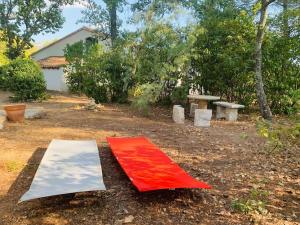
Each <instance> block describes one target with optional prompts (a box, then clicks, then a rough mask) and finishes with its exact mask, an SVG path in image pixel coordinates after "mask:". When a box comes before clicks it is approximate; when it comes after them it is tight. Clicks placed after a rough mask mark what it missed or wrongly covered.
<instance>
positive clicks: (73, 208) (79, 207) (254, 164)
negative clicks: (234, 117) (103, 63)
mask: <svg viewBox="0 0 300 225" xmlns="http://www.w3.org/2000/svg"><path fill="white" fill-rule="evenodd" d="M7 97H8V94H7V93H3V92H0V105H1V102H2V104H3V103H6V102H7V101H8V100H7ZM87 103H88V99H87V98H85V97H77V96H71V95H62V94H53V93H52V97H51V98H50V99H49V100H47V101H45V102H43V103H30V104H28V105H29V106H42V107H44V108H45V109H46V111H47V115H46V116H45V117H44V118H42V119H36V120H27V121H25V122H24V123H23V124H15V123H6V124H5V128H4V129H3V130H0V174H1V176H0V224H1V225H2V224H5V225H6V224H11V225H15V224H47V225H50V224H62V225H63V224H81V225H84V224H87V225H90V224H99V225H102V224H103V225H114V224H116V225H117V224H123V223H125V222H128V223H127V224H137V225H148V224H149V225H150V224H151V225H152V224H157V225H159V224H161V225H164V224H170V225H171V224H172V225H177V224H182V225H189V224H213V225H215V224H300V198H299V196H300V179H299V175H300V169H299V168H300V167H299V151H297V154H288V155H287V154H276V155H270V154H266V153H265V152H264V151H263V146H264V140H263V139H262V138H260V137H259V136H258V135H257V133H256V128H255V121H254V120H252V119H251V117H250V116H247V115H242V116H241V118H240V120H239V121H238V122H235V123H232V122H226V121H213V122H212V126H211V127H210V128H205V129H204V128H203V129H201V128H195V127H193V126H192V121H190V120H187V122H186V124H185V125H177V124H174V123H173V122H172V120H171V114H170V109H166V108H154V109H153V112H152V114H151V116H150V117H148V118H144V117H141V116H138V115H136V114H135V113H133V112H132V110H131V108H130V106H128V105H112V104H110V105H104V106H103V107H102V108H101V109H100V110H97V111H94V110H85V109H83V108H82V106H84V105H85V104H87ZM135 135H144V136H146V137H148V138H149V139H150V140H151V141H152V142H153V143H155V144H156V145H158V146H159V147H160V148H161V149H162V151H164V152H165V153H166V154H167V155H168V156H170V157H171V158H172V159H173V160H174V161H175V162H177V163H178V164H179V165H180V166H181V167H182V168H184V169H185V170H186V171H187V172H188V173H190V174H191V175H192V176H193V177H195V178H197V179H199V180H202V181H205V182H207V183H208V184H210V185H212V186H213V189H212V190H201V189H192V190H189V189H188V190H186V189H184V190H170V191H169V190H165V191H155V192H149V193H139V192H138V191H137V190H136V189H135V188H134V186H133V185H132V184H131V182H130V180H129V179H128V178H127V176H126V175H125V174H124V172H123V171H122V169H121V168H120V166H119V165H118V163H117V161H116V160H115V158H114V157H113V155H112V153H111V151H110V149H109V147H108V146H107V143H106V141H105V138H106V137H107V136H135ZM54 138H55V139H96V140H97V143H98V147H99V154H100V157H101V162H102V168H103V174H104V182H105V185H106V187H107V191H101V192H100V191H99V192H88V193H78V194H76V195H75V196H68V195H65V196H56V197H49V198H43V199H38V200H32V201H29V202H24V203H21V204H17V203H18V200H19V199H20V197H21V196H22V195H23V194H24V193H25V192H26V190H28V188H29V186H30V183H31V181H32V179H33V176H34V174H35V171H36V169H37V167H38V165H39V163H40V161H41V158H42V157H43V154H44V153H45V150H46V148H47V146H48V144H49V143H50V141H51V140H52V139H54ZM298 150H299V149H298ZM253 189H256V190H258V191H268V193H269V194H268V196H267V197H266V200H265V203H266V207H265V208H266V209H267V213H266V214H259V213H255V212H251V213H241V212H236V211H234V210H233V208H232V201H233V200H234V199H247V198H248V196H249V193H250V192H251V190H253ZM125 219H126V221H125ZM129 221H131V222H129Z"/></svg>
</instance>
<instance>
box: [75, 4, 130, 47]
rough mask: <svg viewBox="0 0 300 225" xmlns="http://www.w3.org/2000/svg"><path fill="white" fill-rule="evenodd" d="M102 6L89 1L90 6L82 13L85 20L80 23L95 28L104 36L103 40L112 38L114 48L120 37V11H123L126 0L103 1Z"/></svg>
mask: <svg viewBox="0 0 300 225" xmlns="http://www.w3.org/2000/svg"><path fill="white" fill-rule="evenodd" d="M102 3H104V5H105V6H104V7H103V6H102V4H97V3H96V2H95V1H94V0H88V5H87V8H86V9H85V10H83V11H82V13H83V15H84V16H83V18H82V19H81V20H80V22H83V23H88V24H91V25H93V26H95V27H96V28H97V29H98V30H99V31H100V32H99V33H101V34H103V35H104V36H103V38H104V39H107V38H110V40H111V44H112V46H114V43H115V41H116V39H117V37H118V33H119V32H118V28H119V26H120V23H121V21H120V20H118V15H117V12H118V11H122V7H123V5H124V4H125V3H126V1H125V0H103V1H102Z"/></svg>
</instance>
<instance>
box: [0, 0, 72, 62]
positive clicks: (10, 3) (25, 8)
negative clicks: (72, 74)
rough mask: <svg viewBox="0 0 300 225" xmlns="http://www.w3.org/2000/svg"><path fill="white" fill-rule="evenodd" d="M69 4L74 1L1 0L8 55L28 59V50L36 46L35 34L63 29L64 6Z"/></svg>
mask: <svg viewBox="0 0 300 225" xmlns="http://www.w3.org/2000/svg"><path fill="white" fill-rule="evenodd" d="M67 3H72V0H50V1H46V0H27V1H24V0H0V25H1V30H2V31H3V37H2V40H4V41H5V42H6V43H7V45H6V46H7V56H8V57H9V58H10V59H15V58H17V57H19V56H24V51H25V50H26V49H30V48H31V47H32V41H33V39H32V37H33V36H34V35H37V34H40V33H51V32H55V31H57V30H58V29H59V28H61V27H62V24H63V22H64V18H63V17H62V13H61V12H62V9H61V8H60V6H62V5H64V4H67Z"/></svg>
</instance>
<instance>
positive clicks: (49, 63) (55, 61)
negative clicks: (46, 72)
mask: <svg viewBox="0 0 300 225" xmlns="http://www.w3.org/2000/svg"><path fill="white" fill-rule="evenodd" d="M37 62H38V64H39V65H40V66H41V67H42V68H44V69H58V68H60V67H62V66H64V65H67V64H68V62H67V61H66V59H65V57H63V56H50V57H48V58H45V59H40V60H38V61H37Z"/></svg>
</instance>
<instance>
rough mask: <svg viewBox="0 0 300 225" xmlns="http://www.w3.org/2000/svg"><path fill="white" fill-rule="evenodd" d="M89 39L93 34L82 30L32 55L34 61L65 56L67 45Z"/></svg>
mask: <svg viewBox="0 0 300 225" xmlns="http://www.w3.org/2000/svg"><path fill="white" fill-rule="evenodd" d="M88 37H93V33H92V32H90V31H88V30H84V29H83V30H80V31H78V32H76V33H74V34H73V35H71V36H69V37H66V38H63V39H62V40H60V41H58V42H57V43H55V44H53V45H51V46H49V47H46V48H45V49H43V50H41V51H40V52H37V53H34V54H33V55H31V57H32V59H34V60H40V59H44V58H47V57H49V56H64V48H65V47H66V46H67V44H74V43H76V42H78V41H85V39H86V38H88ZM104 44H105V43H104Z"/></svg>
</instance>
